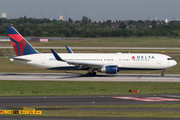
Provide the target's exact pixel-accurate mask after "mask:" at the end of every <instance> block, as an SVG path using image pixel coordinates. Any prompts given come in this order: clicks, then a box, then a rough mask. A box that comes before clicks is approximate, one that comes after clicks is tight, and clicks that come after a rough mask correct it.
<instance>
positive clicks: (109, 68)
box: [98, 65, 118, 74]
mask: <svg viewBox="0 0 180 120" xmlns="http://www.w3.org/2000/svg"><path fill="white" fill-rule="evenodd" d="M117 71H118V68H117V66H116V65H110V66H103V67H102V68H101V69H99V70H98V72H105V73H106V74H116V73H117Z"/></svg>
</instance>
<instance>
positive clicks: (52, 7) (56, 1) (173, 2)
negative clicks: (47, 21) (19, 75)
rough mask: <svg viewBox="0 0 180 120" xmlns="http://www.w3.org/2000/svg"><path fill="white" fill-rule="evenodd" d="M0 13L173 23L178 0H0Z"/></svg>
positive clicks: (12, 16) (179, 3)
mask: <svg viewBox="0 0 180 120" xmlns="http://www.w3.org/2000/svg"><path fill="white" fill-rule="evenodd" d="M2 12H6V15H7V18H19V17H24V15H25V16H26V17H27V18H29V17H32V18H37V19H39V18H51V19H58V18H59V15H62V16H63V18H64V19H65V20H66V19H68V18H71V19H72V20H82V17H83V16H86V17H88V18H90V19H91V20H93V21H98V20H112V21H115V20H148V19H149V20H155V19H156V18H157V19H158V20H165V19H168V20H174V19H180V13H179V12H180V0H0V17H1V13H2ZM66 16H67V17H66Z"/></svg>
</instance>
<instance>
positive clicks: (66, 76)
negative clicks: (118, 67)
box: [0, 73, 180, 82]
mask: <svg viewBox="0 0 180 120" xmlns="http://www.w3.org/2000/svg"><path fill="white" fill-rule="evenodd" d="M0 80H38V81H126V82H137V81H140V82H180V74H165V76H164V77H161V76H160V74H116V75H108V74H99V73H98V74H97V75H96V76H94V77H86V75H85V74H79V73H0Z"/></svg>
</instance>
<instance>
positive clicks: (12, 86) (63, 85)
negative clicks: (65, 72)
mask: <svg viewBox="0 0 180 120" xmlns="http://www.w3.org/2000/svg"><path fill="white" fill-rule="evenodd" d="M133 89H135V90H139V91H140V93H137V94H176V93H180V83H170V82H168V83H167V82H68V81H3V80H2V81H0V96H84V95H125V94H126V95H127V94H134V93H129V90H133Z"/></svg>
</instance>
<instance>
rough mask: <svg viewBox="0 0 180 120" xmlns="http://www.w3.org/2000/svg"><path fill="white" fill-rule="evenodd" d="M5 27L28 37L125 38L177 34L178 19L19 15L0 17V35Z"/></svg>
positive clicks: (178, 34) (179, 27)
mask: <svg viewBox="0 0 180 120" xmlns="http://www.w3.org/2000/svg"><path fill="white" fill-rule="evenodd" d="M5 26H14V27H15V28H16V29H17V30H18V31H19V32H20V33H21V34H22V35H23V36H26V37H27V36H29V37H30V36H31V37H125V36H167V37H179V36H180V32H179V31H180V22H179V21H170V22H169V23H165V22H164V21H150V20H145V21H143V20H138V21H135V20H127V21H122V20H116V21H111V20H106V21H99V22H98V21H96V22H92V21H91V19H90V18H88V17H86V16H83V18H82V20H81V21H73V20H72V19H71V18H69V19H68V21H58V20H56V19H53V20H50V19H47V18H44V19H36V18H26V16H24V17H20V18H17V19H6V18H1V19H0V36H6V35H7V32H6V29H5Z"/></svg>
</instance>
